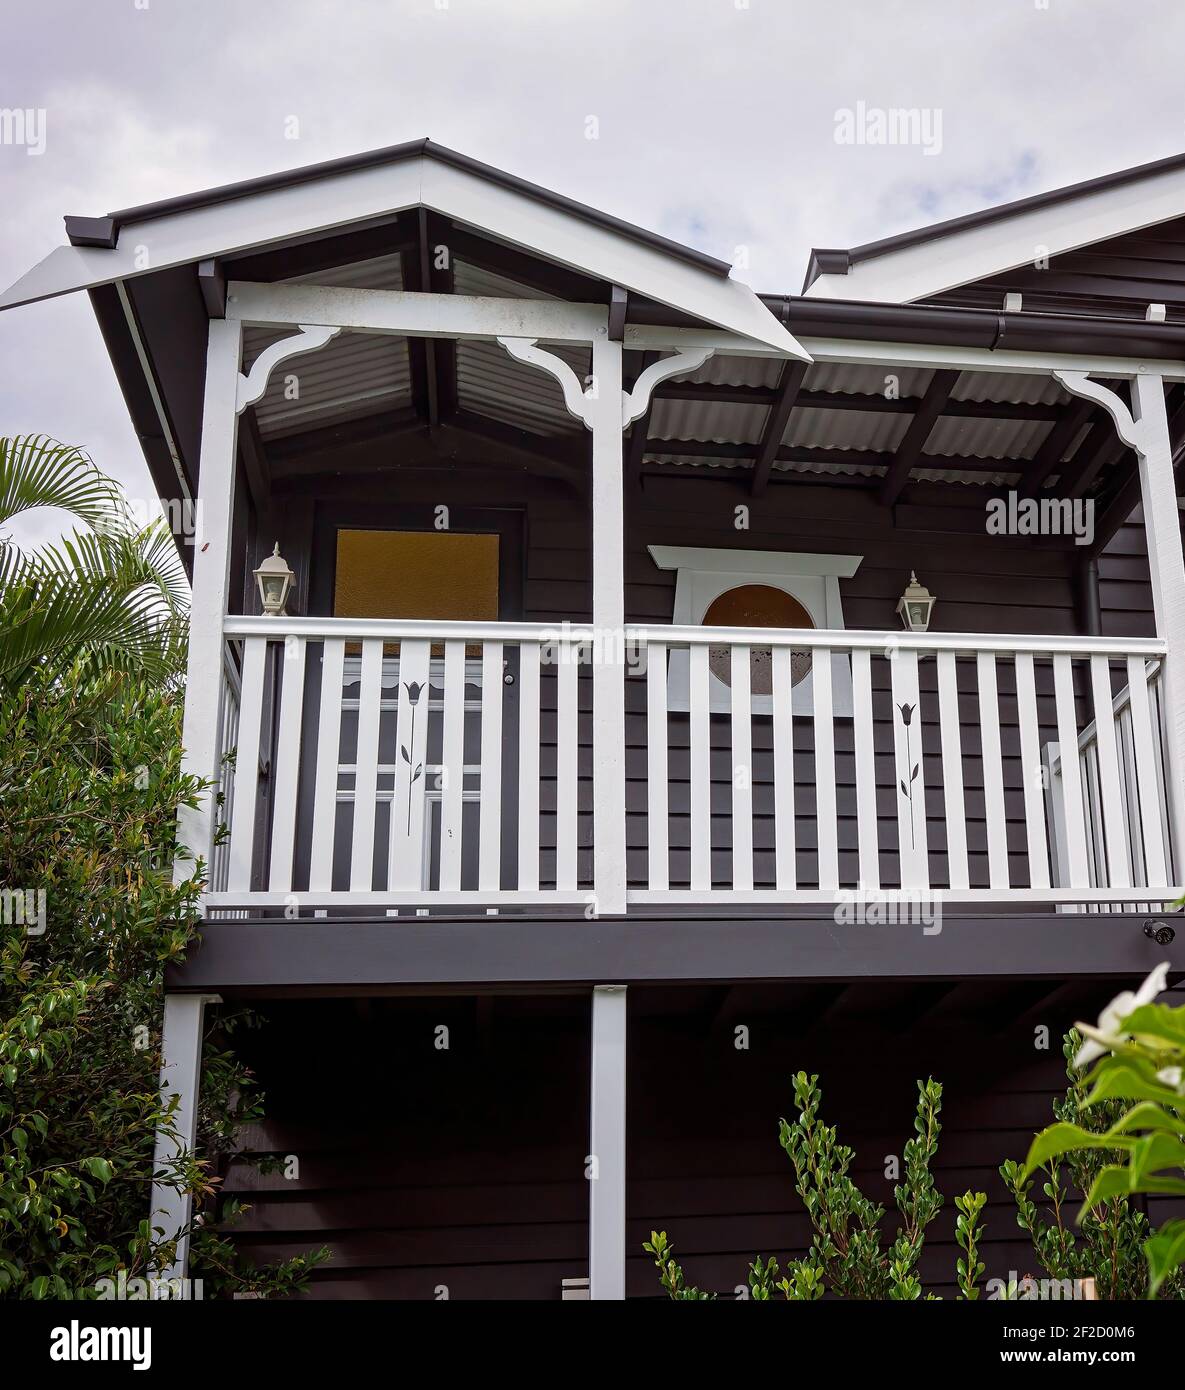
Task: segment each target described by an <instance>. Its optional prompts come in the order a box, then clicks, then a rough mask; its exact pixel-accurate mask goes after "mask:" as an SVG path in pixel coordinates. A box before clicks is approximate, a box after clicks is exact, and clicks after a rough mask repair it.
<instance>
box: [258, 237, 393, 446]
mask: <svg viewBox="0 0 1185 1390" xmlns="http://www.w3.org/2000/svg"><path fill="white" fill-rule="evenodd" d="M286 283H289V284H303V285H332V286H334V287H335V288H339V289H378V290H399V289H402V288H403V272H402V264H401V262H400V258H399V256H398V255H397V254H396V255H391V256H376V257H375V258H373V259H372V260H368V261H358V262H355V263H354V264H352V265H344V266H333V267H331V268H329V269H327V270H317V271H313V272H311V273H310V274H308V275H296V276H293V277H292V279H291V280H289V281H287V282H286ZM290 336H291V334H290V333H289V332H288V330H286V329H271V328H248V329H246V330H245V332H244V334H243V364H244V367H245V368H249V367H250V365H251V363H252V362H254V361H255V359H256V358H257V357H258V356H259V354H260V353H261V352H262V351H263V349H264V348H265V347H267V346H268V344H269V343H274V342H277V341H278V340H279V339H281V338H287V337H290ZM293 391H296V392H297V393H298V394H297V396H296V398H295V399H291V400H290V399H288V397H289V396H291V395H292V393H293ZM411 398H412V396H411V362H410V358H409V357H408V351H407V339H406V338H395V337H392V336H391V335H390V334H385V333H348V332H347V333H339V334H338V335H337V337H336V338H331V339H330V341H329V342H328V343H326V345H325V346H324V347H323V348H319V349H318V350H317V351H316V352H309V353H302V354H301V355H300V356H299V357H293V358H291V359H290V361H288V362H281V363H280V365H279V366H278V367H276V369H275V370H274V371H273V372H272V374H271V378H270V379H269V381H268V385H267V390H266V391H265V392H264V394H263V397H262V399H261V400H260V401H259V402H258V403H257V405H256V406H255V419H256V422H257V423H258V425H259V432H260V434H261V435H262V436H263V437H264V439H269V438H276V437H278V436H279V435H282V434H290V433H292V432H294V431H296V430H303V429H312V428H313V427H315V426H317V425H324V424H328V423H329V422H330V421H331V420H350V419H356V418H358V417H360V416H364V415H374V414H378V413H380V412H382V411H385V410H397V409H400V408H402V407H404V406H407V405H410V404H411Z"/></svg>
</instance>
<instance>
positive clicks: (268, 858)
mask: <svg viewBox="0 0 1185 1390" xmlns="http://www.w3.org/2000/svg"><path fill="white" fill-rule="evenodd" d="M225 631H226V635H227V638H228V641H229V642H230V643H232V644H234V645H235V646H236V647H237V648H238V649H239V650H240V652H241V687H242V689H241V704H240V715H239V721H238V748H237V756H236V759H235V770H234V778H233V786H232V787H231V788H230V795H229V796H228V801H229V803H230V804H231V807H232V809H231V814H230V821H229V823H230V838H229V844H228V847H227V851H226V854H225V861H224V863H222V864H221V865H219V864H218V862H217V861H216V872H215V874H214V877H213V879H212V884H211V892H210V893H209V895H208V899H207V902H208V907H209V908H210V909H211V910H214V911H218V912H225V911H232V910H235V909H239V910H241V909H243V908H250V907H255V908H258V909H261V910H270V911H278V910H280V909H286V910H289V911H292V910H295V911H296V912H301V911H305V910H309V911H318V910H329V909H333V908H342V909H350V910H354V911H364V912H366V913H376V912H377V913H380V914H381V913H382V912H383V911H387V912H389V913H395V912H397V911H400V910H404V911H406V910H412V911H414V910H418V909H425V908H429V907H434V906H439V907H441V908H453V909H455V908H458V907H464V906H472V907H476V908H482V907H485V908H489V909H498V910H512V909H515V908H529V907H539V906H543V905H562V906H567V907H575V906H585V907H586V908H587V905H588V904H590V903H591V902H593V900H594V896H595V891H596V884H595V882H594V855H593V849H594V846H593V814H592V813H593V796H594V785H595V779H594V758H593V735H592V691H593V682H592V680H590V679H588V677H589V676H590V675H591V668H592V664H593V663H594V662H596V661H601V660H606V659H612V660H614V661H620V662H621V670H622V679H623V680H624V682H625V694H626V721H625V729H624V740H625V748H624V754H625V757H624V761H625V767H626V796H625V801H624V804H623V805H622V806H620V807H618V808H616V811H615V813H616V814H620V815H621V816H622V817H623V818H624V821H625V830H626V834H625V841H626V845H627V877H628V882H629V892H628V899H629V902H630V903H631V904H634V905H637V906H639V907H642V906H645V905H661V904H666V905H672V904H689V905H690V904H709V905H710V904H717V903H719V904H724V903H738V904H743V903H752V904H762V903H785V904H803V905H809V904H818V905H820V906H823V905H826V904H833V903H834V902H835V900H836V896H837V894H838V893H840V892H841V891H850V890H864V891H866V892H870V893H871V892H876V893H880V894H883V895H885V896H887V897H889V898H894V897H896V898H904V897H906V896H909V897H912V896H914V895H916V894H918V893H928V894H932V893H941V895H942V896H943V897H944V898H945V899H948V900H950V901H952V902H984V903H997V904H999V903H1015V904H1022V903H1026V904H1034V903H1038V904H1062V905H1067V904H1084V903H1106V904H1112V905H1114V904H1122V903H1125V902H1130V901H1131V900H1132V899H1133V891H1132V890H1133V889H1137V888H1138V889H1140V890H1141V892H1140V894H1139V896H1138V901H1139V902H1140V903H1143V902H1145V901H1147V902H1154V903H1159V902H1164V901H1168V900H1170V899H1171V898H1172V897H1174V896H1176V895H1177V894H1178V892H1179V890H1178V889H1177V888H1176V887H1174V885H1175V884H1176V883H1177V882H1178V881H1179V875H1180V867H1179V866H1178V867H1177V868H1176V869H1174V866H1173V864H1172V862H1171V859H1172V853H1171V848H1170V846H1171V843H1172V837H1171V835H1170V833H1169V825H1168V815H1169V811H1168V799H1167V798H1166V796H1165V792H1164V788H1165V785H1166V771H1165V762H1164V752H1163V742H1162V739H1161V735H1160V723H1159V720H1160V717H1161V712H1160V705H1159V699H1158V696H1157V691H1156V686H1155V683H1154V682H1153V684H1152V686H1151V687H1150V684H1149V679H1150V676H1153V675H1154V674H1155V672H1156V670H1157V669H1158V663H1159V660H1160V658H1161V657H1162V656H1163V653H1164V644H1163V643H1162V642H1159V641H1156V640H1147V641H1139V640H1131V641H1128V640H1124V641H1116V640H1110V639H1099V638H1067V637H1016V636H993V635H969V634H953V635H947V634H943V635H930V636H913V635H912V634H902V633H892V634H887V633H868V632H817V631H812V632H805V631H771V630H767V629H737V630H733V629H722V628H711V629H703V628H684V627H652V628H638V629H631V630H629V631H628V632H627V633H626V634H625V642H624V645H623V644H622V642H621V640H620V638H619V639H618V641H617V642H616V643H605V644H602V643H600V642H594V641H593V640H592V634H591V633H590V632H589V631H588V630H587V629H581V628H571V629H565V630H563V631H558V632H557V630H556V629H554V628H549V627H546V626H544V625H540V624H531V623H443V622H387V621H370V620H368V621H358V620H335V619H323V618H290V619H262V618H228V619H227V620H226V625H225ZM227 698H228V699H229V696H227ZM224 722H225V721H224ZM1053 745H1056V746H1057V747H1060V748H1066V747H1075V746H1077V747H1078V748H1079V749H1080V756H1079V757H1078V758H1076V759H1071V760H1065V761H1063V760H1061V759H1059V758H1057V755H1056V750H1055V749H1053V751H1051V747H1052V746H1053ZM1174 874H1176V875H1177V877H1174ZM1158 890H1159V891H1158Z"/></svg>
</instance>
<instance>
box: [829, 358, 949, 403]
mask: <svg viewBox="0 0 1185 1390" xmlns="http://www.w3.org/2000/svg"><path fill="white" fill-rule="evenodd" d="M931 376H933V372H932V371H931V370H930V369H929V368H928V367H899V368H886V367H873V366H869V365H867V364H865V363H858V364H857V363H851V362H816V363H814V364H813V366H812V367H811V369H810V371H808V372H807V374H806V380H805V381H804V382H803V386H804V387H805V388H806V389H807V390H808V391H847V392H854V393H855V394H857V395H864V396H881V395H884V394H885V393H886V391H887V390H888V389H889V387H890V386H892V389H893V394H894V395H895V396H897V397H902V396H921V395H923V394H924V393H925V390H926V387H927V386H928V385H929V384H930V378H931ZM890 378H892V380H890Z"/></svg>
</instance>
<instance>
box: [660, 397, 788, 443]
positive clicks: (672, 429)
mask: <svg viewBox="0 0 1185 1390" xmlns="http://www.w3.org/2000/svg"><path fill="white" fill-rule="evenodd" d="M732 384H734V385H741V384H748V383H740V382H736V383H732ZM768 416H769V408H768V406H764V405H737V404H735V403H734V402H732V401H685V400H663V399H661V398H660V399H658V400H656V401H655V402H654V403H653V407H652V409H651V412H650V436H651V438H652V439H699V440H711V441H712V442H713V443H716V444H756V443H758V442H759V441H760V439H761V436H762V434H763V433H764V431H765V422H766V419H767V418H768Z"/></svg>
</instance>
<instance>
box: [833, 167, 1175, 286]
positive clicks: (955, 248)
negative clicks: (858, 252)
mask: <svg viewBox="0 0 1185 1390" xmlns="http://www.w3.org/2000/svg"><path fill="white" fill-rule="evenodd" d="M1183 212H1185V169H1181V168H1171V169H1164V170H1160V171H1158V172H1150V173H1149V174H1148V175H1147V176H1146V177H1144V178H1142V179H1133V180H1127V181H1125V182H1123V183H1121V184H1115V185H1112V186H1110V187H1103V188H1098V187H1095V188H1089V187H1088V188H1086V189H1084V190H1083V192H1082V193H1081V194H1079V195H1077V196H1074V195H1073V194H1072V193H1070V192H1067V194H1066V196H1065V197H1064V198H1062V199H1059V200H1058V201H1056V202H1051V203H1047V204H1045V205H1043V206H1039V207H1029V208H1025V207H1020V208H1018V209H1017V211H1016V212H1015V213H1014V214H1012V215H1007V214H1004V215H1001V216H1000V217H998V218H993V219H992V220H991V221H988V222H985V223H983V224H981V225H977V226H968V227H962V228H959V227H955V228H952V229H951V230H950V231H949V232H940V231H936V232H935V234H934V236H933V237H929V238H926V239H924V240H919V241H917V242H915V243H913V244H909V245H903V246H900V247H897V248H893V247H891V246H889V247H886V250H885V252H884V253H883V254H882V255H872V256H869V258H868V259H866V260H860V259H857V260H856V261H854V263H853V264H852V266H851V268H850V269H849V270H848V272H847V274H846V275H837V274H824V275H820V276H819V277H818V278H817V279H816V280H815V281H814V283H813V284H811V285H810V286H809V288H808V289H807V290H806V291H805V294H806V296H807V297H808V298H810V299H854V300H861V301H865V302H870V303H878V304H910V303H913V302H914V301H916V300H919V299H927V298H929V297H930V296H931V295H935V294H941V293H942V292H943V291H944V290H950V289H955V288H956V287H958V286H959V285H967V284H971V283H972V282H974V281H976V280H983V279H986V278H987V277H989V276H992V275H998V274H1001V273H1002V272H1004V271H1008V270H1015V269H1016V268H1017V267H1018V266H1023V265H1032V264H1033V262H1034V260H1035V259H1036V258H1037V257H1038V256H1059V255H1061V254H1062V253H1063V252H1066V251H1074V250H1077V249H1078V248H1079V247H1081V246H1089V245H1091V244H1093V243H1094V242H1096V241H1106V240H1108V239H1109V238H1111V237H1116V236H1122V235H1123V234H1124V233H1127V232H1136V231H1139V230H1141V229H1142V228H1144V227H1151V226H1154V225H1155V224H1156V223H1158V222H1167V221H1168V220H1169V219H1170V218H1174V217H1180V216H1181V214H1182V213H1183Z"/></svg>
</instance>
